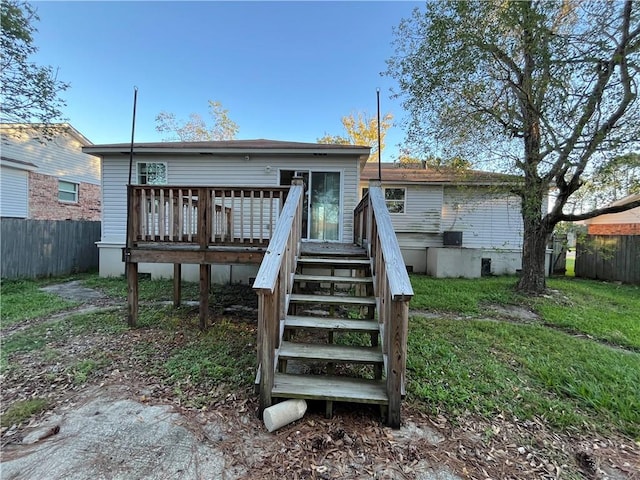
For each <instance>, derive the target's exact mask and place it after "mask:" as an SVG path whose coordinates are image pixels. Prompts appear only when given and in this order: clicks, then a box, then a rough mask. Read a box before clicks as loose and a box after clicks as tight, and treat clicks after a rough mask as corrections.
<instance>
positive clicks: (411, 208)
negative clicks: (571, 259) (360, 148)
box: [360, 164, 523, 277]
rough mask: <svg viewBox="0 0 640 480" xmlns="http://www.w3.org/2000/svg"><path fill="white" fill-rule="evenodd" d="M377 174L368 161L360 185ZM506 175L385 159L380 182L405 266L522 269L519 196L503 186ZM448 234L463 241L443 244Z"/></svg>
mask: <svg viewBox="0 0 640 480" xmlns="http://www.w3.org/2000/svg"><path fill="white" fill-rule="evenodd" d="M377 178H378V169H377V165H367V166H366V167H365V169H364V171H363V174H362V178H361V184H360V186H361V191H362V189H364V188H366V187H367V185H368V182H369V180H375V179H377ZM509 181H511V182H513V181H517V179H516V178H515V177H508V176H505V175H499V174H492V173H489V172H478V171H472V172H464V173H452V172H447V171H436V170H429V169H425V168H400V167H398V166H396V165H394V164H383V167H382V187H383V188H384V189H385V196H386V198H387V206H388V207H389V210H390V213H391V221H392V223H393V226H394V229H395V230H396V234H397V236H398V242H399V243H400V249H401V251H402V254H403V256H404V260H405V263H406V265H407V267H408V268H409V269H410V270H412V271H414V272H418V273H429V274H431V275H434V276H454V277H457V276H466V277H478V276H480V275H481V274H483V273H484V274H493V275H501V274H514V273H515V272H516V270H518V269H520V268H521V264H522V261H521V259H522V235H523V224H522V216H521V213H520V199H519V197H517V196H515V195H513V194H509V193H506V192H505V190H504V188H501V186H504V185H505V183H508V182H509ZM394 210H395V211H394ZM448 232H458V233H456V234H454V235H451V236H450V234H449V233H448ZM445 237H446V238H445ZM452 237H453V238H457V239H459V240H461V243H460V244H459V245H458V244H455V245H447V244H446V243H447V241H450V240H449V239H450V238H452Z"/></svg>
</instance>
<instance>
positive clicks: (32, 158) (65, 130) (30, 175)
mask: <svg viewBox="0 0 640 480" xmlns="http://www.w3.org/2000/svg"><path fill="white" fill-rule="evenodd" d="M50 128H51V129H52V131H53V137H52V138H51V139H49V140H47V139H44V138H41V136H40V135H39V134H38V130H37V129H36V128H34V125H29V124H6V123H3V124H0V131H1V134H2V140H1V156H2V160H1V163H0V165H1V172H0V174H1V175H0V178H1V191H2V197H1V201H0V216H2V217H13V218H28V219H32V220H94V221H98V220H100V159H99V158H97V157H95V156H93V155H89V154H86V153H83V152H82V148H83V147H86V146H89V145H92V143H91V142H90V141H89V140H87V139H86V138H85V137H84V136H83V135H82V134H81V133H80V132H78V131H77V130H76V129H75V128H73V127H72V126H71V125H68V124H58V125H54V126H51V127H50Z"/></svg>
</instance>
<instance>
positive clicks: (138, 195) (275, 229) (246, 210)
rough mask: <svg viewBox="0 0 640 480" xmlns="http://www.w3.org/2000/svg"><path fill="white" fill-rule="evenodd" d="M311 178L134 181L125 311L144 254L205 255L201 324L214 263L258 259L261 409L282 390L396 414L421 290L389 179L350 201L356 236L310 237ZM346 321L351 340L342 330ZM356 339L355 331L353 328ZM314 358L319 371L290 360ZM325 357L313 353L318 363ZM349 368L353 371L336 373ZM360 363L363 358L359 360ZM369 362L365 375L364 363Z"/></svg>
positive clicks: (196, 260)
mask: <svg viewBox="0 0 640 480" xmlns="http://www.w3.org/2000/svg"><path fill="white" fill-rule="evenodd" d="M303 193H304V185H303V184H302V180H301V179H294V181H293V184H292V186H291V187H290V188H288V187H274V188H248V187H200V186H198V187H188V186H148V185H145V186H129V187H128V195H129V197H128V217H127V245H126V248H125V249H124V251H123V258H124V261H125V262H126V265H127V279H128V309H129V313H128V321H129V324H130V325H132V326H133V325H135V324H136V319H137V312H138V275H137V273H138V264H139V263H142V262H144V263H170V264H173V265H174V275H173V276H174V304H175V305H178V304H179V303H180V294H181V286H180V283H181V282H180V278H181V265H182V264H198V265H199V266H200V272H199V273H200V302H199V303H200V327H201V328H203V329H204V328H206V327H207V313H208V308H209V290H210V281H211V280H210V279H211V265H212V264H242V263H246V264H259V265H260V268H259V271H258V273H257V275H256V280H255V282H254V290H255V291H256V293H257V295H258V305H259V312H258V339H257V349H258V352H257V364H258V375H257V387H258V390H259V392H260V409H261V410H263V409H264V408H267V407H269V406H270V405H272V404H273V403H274V402H276V401H278V399H284V398H307V399H313V400H324V401H325V402H326V406H327V407H326V412H327V415H331V413H332V404H333V402H334V401H343V402H354V403H372V404H379V405H381V406H382V407H383V410H384V411H385V414H384V416H385V419H386V421H387V423H388V424H389V425H390V426H392V427H396V428H397V427H399V426H400V405H401V399H402V396H403V393H404V381H405V380H404V372H405V364H406V342H407V326H408V303H409V300H410V299H411V297H412V295H413V291H412V290H411V285H410V283H409V279H408V276H407V273H406V269H405V266H404V262H403V260H402V256H401V254H400V250H399V247H398V244H397V240H396V237H395V233H394V232H393V228H392V226H391V220H390V218H389V214H388V212H387V209H386V206H385V203H384V195H383V193H382V189H381V188H380V187H379V185H378V186H375V185H373V186H372V187H371V188H370V189H369V193H368V194H367V195H365V197H364V198H363V200H362V201H361V202H360V204H359V205H358V207H357V208H356V210H355V211H354V225H355V235H354V242H355V243H350V244H340V243H334V242H312V241H309V242H305V241H302V238H301V237H302V235H301V229H302V227H301V226H302V206H303ZM345 332H349V335H350V337H349V338H351V339H353V337H354V336H355V337H358V338H359V340H357V341H355V342H354V343H353V344H344V343H341V342H340V338H343V337H341V336H342V335H343V333H345ZM350 341H351V340H350ZM293 363H297V364H313V365H314V368H313V371H322V372H323V373H322V374H321V375H307V374H299V373H294V372H292V371H287V368H288V366H290V365H291V364H293ZM316 364H317V365H316ZM336 365H340V366H341V368H340V372H352V373H353V375H352V376H347V377H344V376H337V375H336V368H335V366H336ZM351 366H358V368H351ZM361 369H368V370H367V371H368V372H370V373H368V374H367V375H366V376H368V377H372V378H361V377H362V375H361V374H360V373H358V372H360V371H361Z"/></svg>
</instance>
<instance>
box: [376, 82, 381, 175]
mask: <svg viewBox="0 0 640 480" xmlns="http://www.w3.org/2000/svg"><path fill="white" fill-rule="evenodd" d="M376 96H377V98H378V181H379V182H381V181H382V148H381V143H382V141H381V140H380V89H379V88H376Z"/></svg>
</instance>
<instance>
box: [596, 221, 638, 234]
mask: <svg viewBox="0 0 640 480" xmlns="http://www.w3.org/2000/svg"><path fill="white" fill-rule="evenodd" d="M587 233H588V234H589V235H640V223H610V224H606V223H603V224H594V225H589V227H588V229H587Z"/></svg>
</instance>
